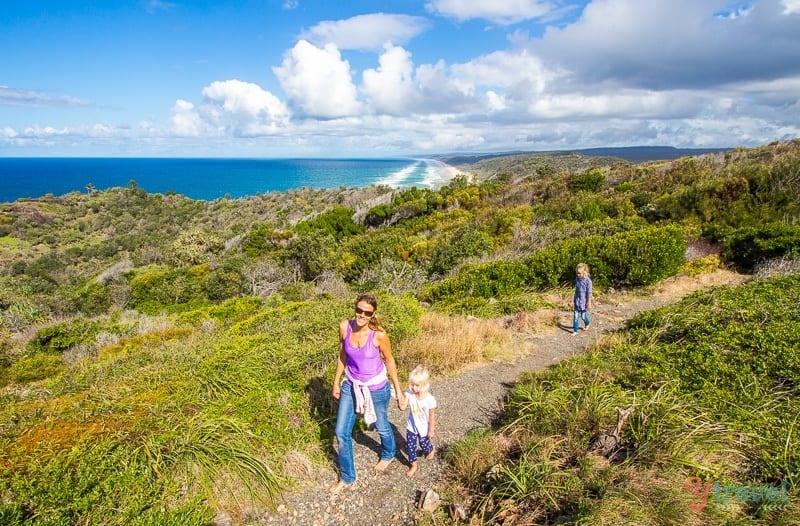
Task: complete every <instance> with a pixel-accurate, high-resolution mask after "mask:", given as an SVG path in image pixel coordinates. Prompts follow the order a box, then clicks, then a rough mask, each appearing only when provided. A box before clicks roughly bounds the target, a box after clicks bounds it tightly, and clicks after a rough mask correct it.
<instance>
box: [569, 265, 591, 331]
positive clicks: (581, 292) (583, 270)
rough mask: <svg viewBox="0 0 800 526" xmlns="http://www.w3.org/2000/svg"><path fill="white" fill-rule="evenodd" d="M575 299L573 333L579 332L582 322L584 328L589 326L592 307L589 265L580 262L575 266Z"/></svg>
mask: <svg viewBox="0 0 800 526" xmlns="http://www.w3.org/2000/svg"><path fill="white" fill-rule="evenodd" d="M575 274H577V277H576V278H575V300H574V307H573V308H574V311H573V313H572V334H573V335H575V334H578V331H579V330H580V322H581V320H583V324H584V325H583V328H584V330H586V329H587V328H588V327H589V310H590V309H591V308H592V278H590V277H589V265H587V264H586V263H578V266H577V267H575Z"/></svg>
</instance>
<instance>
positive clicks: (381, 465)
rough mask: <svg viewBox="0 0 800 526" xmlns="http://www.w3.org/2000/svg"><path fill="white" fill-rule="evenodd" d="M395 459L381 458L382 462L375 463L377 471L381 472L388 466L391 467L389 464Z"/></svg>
mask: <svg viewBox="0 0 800 526" xmlns="http://www.w3.org/2000/svg"><path fill="white" fill-rule="evenodd" d="M393 460H394V459H393V458H392V459H389V460H381V461H380V462H378V463H377V464H375V471H377V472H378V473H380V472H382V471H385V470H386V468H388V467H389V464H391V463H392V461H393Z"/></svg>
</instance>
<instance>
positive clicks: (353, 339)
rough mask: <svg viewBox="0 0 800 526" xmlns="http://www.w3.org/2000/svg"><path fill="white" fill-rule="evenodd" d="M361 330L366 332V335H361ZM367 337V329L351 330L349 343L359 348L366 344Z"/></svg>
mask: <svg viewBox="0 0 800 526" xmlns="http://www.w3.org/2000/svg"><path fill="white" fill-rule="evenodd" d="M363 332H366V335H365V336H363V337H362V334H361V333H363ZM367 339H369V331H351V332H350V344H351V345H352V346H353V347H355V348H357V349H360V348H362V347H364V345H366V344H367Z"/></svg>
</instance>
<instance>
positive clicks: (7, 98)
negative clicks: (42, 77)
mask: <svg viewBox="0 0 800 526" xmlns="http://www.w3.org/2000/svg"><path fill="white" fill-rule="evenodd" d="M0 106H20V107H31V108H47V107H49V108H68V107H82V106H92V103H91V102H88V101H85V100H81V99H78V98H76V97H71V96H68V95H62V96H60V97H55V98H53V97H51V96H50V95H48V94H47V93H43V92H41V91H36V90H30V89H15V88H9V87H8V86H0Z"/></svg>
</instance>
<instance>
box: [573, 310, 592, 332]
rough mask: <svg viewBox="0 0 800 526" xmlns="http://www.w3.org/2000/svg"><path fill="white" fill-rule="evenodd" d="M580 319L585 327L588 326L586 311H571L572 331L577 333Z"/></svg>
mask: <svg viewBox="0 0 800 526" xmlns="http://www.w3.org/2000/svg"><path fill="white" fill-rule="evenodd" d="M581 319H583V324H584V326H585V327H588V326H589V311H588V310H576V311H573V314H572V330H573V331H575V332H578V331H579V330H580V328H581V323H580V322H581Z"/></svg>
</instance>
